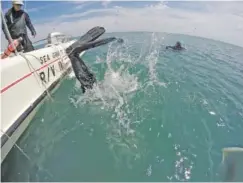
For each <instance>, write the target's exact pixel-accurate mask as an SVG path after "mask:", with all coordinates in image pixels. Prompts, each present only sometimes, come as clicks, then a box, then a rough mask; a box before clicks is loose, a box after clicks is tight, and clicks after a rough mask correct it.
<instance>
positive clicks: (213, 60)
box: [1, 32, 243, 181]
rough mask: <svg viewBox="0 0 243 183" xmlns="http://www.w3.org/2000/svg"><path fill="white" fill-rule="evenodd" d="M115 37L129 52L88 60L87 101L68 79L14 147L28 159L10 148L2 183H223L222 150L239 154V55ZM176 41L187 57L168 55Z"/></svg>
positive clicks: (218, 45)
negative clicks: (91, 83) (91, 81)
mask: <svg viewBox="0 0 243 183" xmlns="http://www.w3.org/2000/svg"><path fill="white" fill-rule="evenodd" d="M111 35H115V36H118V37H121V38H123V39H124V40H125V42H124V44H123V45H121V44H117V43H112V44H109V45H106V46H102V47H100V48H95V49H93V50H89V51H87V52H86V53H85V55H84V56H83V59H84V60H85V62H86V63H87V65H88V66H89V67H90V69H91V70H92V72H94V73H95V75H96V77H97V80H98V81H99V83H98V86H96V87H95V88H94V89H93V90H92V91H89V92H87V93H86V94H82V92H81V89H80V85H79V83H78V82H77V80H76V79H75V78H74V77H73V73H71V74H70V75H69V76H67V77H66V78H65V80H64V81H63V82H62V83H61V85H60V87H59V89H58V90H57V91H56V92H55V93H54V94H52V95H51V96H52V99H53V100H50V99H48V100H46V101H45V103H44V105H42V106H41V108H40V110H39V111H38V113H37V114H36V116H35V117H34V119H33V120H32V122H31V124H30V125H29V127H28V128H27V130H26V131H25V133H24V134H23V135H22V137H21V138H20V139H19V140H18V142H17V144H18V145H19V146H20V148H21V149H22V150H23V151H24V152H25V153H26V154H27V156H28V158H29V159H28V158H26V157H25V156H24V155H23V153H21V152H20V150H19V149H17V148H16V147H14V148H13V149H12V151H11V153H10V154H9V155H8V157H7V158H6V160H5V161H4V163H3V164H2V170H1V173H2V176H1V177H2V181H222V180H223V177H224V176H223V175H222V173H221V172H222V171H221V169H222V148H224V147H235V146H240V147H242V146H243V48H241V47H238V46H234V45H231V44H227V43H223V42H219V41H213V40H209V39H204V38H199V37H191V36H186V35H174V34H165V33H139V32H138V33H116V34H106V35H104V37H108V36H111ZM176 41H181V42H182V45H183V46H184V47H186V50H185V51H171V50H166V49H165V46H167V45H174V44H175V43H176ZM30 87H31V86H30ZM16 102H17V101H16Z"/></svg>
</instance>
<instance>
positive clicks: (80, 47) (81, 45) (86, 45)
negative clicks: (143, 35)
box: [66, 37, 118, 54]
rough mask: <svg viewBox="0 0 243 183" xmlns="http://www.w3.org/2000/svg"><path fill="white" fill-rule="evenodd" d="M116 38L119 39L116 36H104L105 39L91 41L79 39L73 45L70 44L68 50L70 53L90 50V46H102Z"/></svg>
mask: <svg viewBox="0 0 243 183" xmlns="http://www.w3.org/2000/svg"><path fill="white" fill-rule="evenodd" d="M115 40H118V39H117V38H115V37H110V38H104V39H100V40H95V41H90V42H82V41H80V40H78V41H76V42H74V43H73V44H72V45H71V46H69V47H68V48H67V49H66V52H67V53H68V54H71V53H73V52H74V53H76V54H80V53H81V52H82V51H85V50H88V49H90V48H95V47H98V46H102V45H105V44H108V43H110V42H112V41H115Z"/></svg>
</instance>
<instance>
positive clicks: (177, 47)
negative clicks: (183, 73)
mask: <svg viewBox="0 0 243 183" xmlns="http://www.w3.org/2000/svg"><path fill="white" fill-rule="evenodd" d="M169 48H171V49H173V50H178V51H179V50H185V48H183V47H182V46H181V43H180V42H179V41H178V42H176V45H175V46H166V49H169Z"/></svg>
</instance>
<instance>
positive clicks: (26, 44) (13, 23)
mask: <svg viewBox="0 0 243 183" xmlns="http://www.w3.org/2000/svg"><path fill="white" fill-rule="evenodd" d="M5 20H6V24H7V26H8V30H9V32H10V35H11V37H12V39H17V38H19V37H22V38H23V41H22V42H21V45H20V46H18V47H17V50H18V51H21V49H22V48H21V46H22V47H23V50H24V52H29V51H32V50H34V47H33V45H32V42H31V41H30V39H29V37H28V35H27V28H26V26H27V27H28V28H29V30H30V32H31V34H32V35H33V36H35V35H36V31H35V29H34V27H33V25H32V23H31V21H30V18H29V15H28V14H27V13H26V12H24V11H23V10H19V11H15V10H14V8H11V9H10V10H9V11H8V12H7V13H6V14H5ZM2 30H3V32H4V34H5V37H6V39H7V40H8V38H7V32H6V30H5V28H4V26H3V24H2ZM8 41H9V40H8ZM9 42H10V41H9Z"/></svg>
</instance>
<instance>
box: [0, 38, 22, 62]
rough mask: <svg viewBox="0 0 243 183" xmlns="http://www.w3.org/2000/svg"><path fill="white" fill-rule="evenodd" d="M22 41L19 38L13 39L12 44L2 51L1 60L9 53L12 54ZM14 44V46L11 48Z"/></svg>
mask: <svg viewBox="0 0 243 183" xmlns="http://www.w3.org/2000/svg"><path fill="white" fill-rule="evenodd" d="M22 40H23V38H22V37H19V38H18V39H14V40H13V43H10V44H9V45H8V47H7V49H6V50H5V51H4V53H3V54H2V55H1V59H4V58H7V57H8V56H9V55H10V54H11V53H13V52H14V50H15V49H16V48H17V47H18V46H19V44H20V43H21V41H22ZM13 44H14V46H13Z"/></svg>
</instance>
